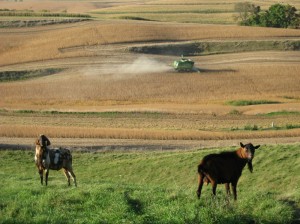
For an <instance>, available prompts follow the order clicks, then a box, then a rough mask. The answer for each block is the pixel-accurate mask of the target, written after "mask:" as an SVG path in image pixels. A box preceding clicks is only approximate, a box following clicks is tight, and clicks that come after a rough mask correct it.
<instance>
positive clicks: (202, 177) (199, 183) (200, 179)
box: [197, 173, 204, 199]
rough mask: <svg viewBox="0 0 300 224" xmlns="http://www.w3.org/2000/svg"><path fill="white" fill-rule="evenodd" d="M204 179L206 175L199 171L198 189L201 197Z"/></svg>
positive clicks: (198, 194)
mask: <svg viewBox="0 0 300 224" xmlns="http://www.w3.org/2000/svg"><path fill="white" fill-rule="evenodd" d="M203 179H204V175H203V174H202V173H199V175H198V190H197V196H198V198H199V199H200V196H201V190H202V186H203Z"/></svg>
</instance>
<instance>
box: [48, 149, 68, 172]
mask: <svg viewBox="0 0 300 224" xmlns="http://www.w3.org/2000/svg"><path fill="white" fill-rule="evenodd" d="M49 156H50V161H51V165H52V169H56V170H59V169H61V168H62V167H63V166H64V162H65V161H72V155H71V152H70V150H69V149H64V148H57V149H50V150H49Z"/></svg>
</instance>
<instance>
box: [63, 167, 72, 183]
mask: <svg viewBox="0 0 300 224" xmlns="http://www.w3.org/2000/svg"><path fill="white" fill-rule="evenodd" d="M64 174H65V176H66V178H67V179H68V186H70V185H71V183H70V174H69V172H68V170H67V169H65V168H64Z"/></svg>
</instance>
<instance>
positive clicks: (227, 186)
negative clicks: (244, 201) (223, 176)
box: [225, 183, 230, 196]
mask: <svg viewBox="0 0 300 224" xmlns="http://www.w3.org/2000/svg"><path fill="white" fill-rule="evenodd" d="M225 189H226V194H227V195H228V196H229V195H230V185H229V183H225Z"/></svg>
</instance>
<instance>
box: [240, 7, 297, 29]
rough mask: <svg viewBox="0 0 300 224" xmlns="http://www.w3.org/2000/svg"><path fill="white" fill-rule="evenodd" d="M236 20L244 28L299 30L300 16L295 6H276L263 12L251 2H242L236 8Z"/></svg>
mask: <svg viewBox="0 0 300 224" xmlns="http://www.w3.org/2000/svg"><path fill="white" fill-rule="evenodd" d="M234 10H235V12H237V15H236V20H237V21H239V24H240V25H244V26H263V27H277V28H299V27H300V15H299V14H298V11H297V9H296V8H295V7H294V6H291V5H289V4H287V5H283V4H279V3H278V4H274V5H271V6H270V7H269V9H268V10H265V11H263V10H261V7H260V6H256V5H254V4H252V3H250V2H240V3H237V4H235V6H234Z"/></svg>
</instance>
